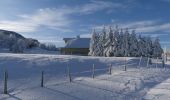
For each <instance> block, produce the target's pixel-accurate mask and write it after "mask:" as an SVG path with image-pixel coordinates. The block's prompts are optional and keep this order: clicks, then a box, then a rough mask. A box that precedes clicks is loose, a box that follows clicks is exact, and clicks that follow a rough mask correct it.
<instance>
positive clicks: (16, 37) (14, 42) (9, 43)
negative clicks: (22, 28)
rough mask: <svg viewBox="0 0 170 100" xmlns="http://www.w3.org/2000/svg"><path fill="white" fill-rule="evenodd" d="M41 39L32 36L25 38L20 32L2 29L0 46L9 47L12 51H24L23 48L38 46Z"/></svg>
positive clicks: (0, 31)
mask: <svg viewBox="0 0 170 100" xmlns="http://www.w3.org/2000/svg"><path fill="white" fill-rule="evenodd" d="M39 45H40V43H39V41H38V40H36V39H32V38H25V37H24V36H22V35H20V34H19V33H16V32H13V31H7V30H0V48H7V49H9V50H10V51H12V52H22V51H23V49H25V48H27V49H29V48H32V47H38V46H39Z"/></svg>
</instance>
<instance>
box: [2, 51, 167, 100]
mask: <svg viewBox="0 0 170 100" xmlns="http://www.w3.org/2000/svg"><path fill="white" fill-rule="evenodd" d="M139 59H140V58H134V57H129V58H127V62H128V65H127V71H124V64H125V58H124V57H87V56H71V55H70V56H69V55H47V54H9V53H1V54H0V100H134V99H136V100H140V99H144V100H145V99H146V100H155V99H158V100H168V98H169V99H170V89H169V86H170V69H169V67H170V63H167V64H166V69H165V68H162V64H161V63H160V62H159V63H158V65H157V68H156V64H155V61H156V60H154V61H153V64H152V65H150V66H149V67H146V65H147V63H146V62H147V59H142V61H141V66H140V68H139V66H138V63H139ZM93 64H94V66H95V77H94V79H93V78H92V66H93ZM110 64H112V66H113V67H112V74H111V75H110V74H109V73H108V72H109V65H110ZM68 67H69V68H70V71H71V76H72V79H73V82H71V83H70V82H69V80H68V77H67V69H68ZM5 69H7V70H8V73H9V75H8V92H9V94H8V95H5V94H3V91H2V90H3V71H4V70H5ZM41 71H44V72H45V75H44V78H45V80H44V82H45V83H44V85H45V87H44V88H41V87H40V83H41V81H40V80H41Z"/></svg>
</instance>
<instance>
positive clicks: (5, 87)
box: [4, 70, 8, 94]
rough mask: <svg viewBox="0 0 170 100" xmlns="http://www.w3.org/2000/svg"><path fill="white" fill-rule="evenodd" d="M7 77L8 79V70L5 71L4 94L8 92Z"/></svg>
mask: <svg viewBox="0 0 170 100" xmlns="http://www.w3.org/2000/svg"><path fill="white" fill-rule="evenodd" d="M7 79H8V72H7V71H6V70H5V72H4V94H8V90H7V88H8V87H7V85H8V83H7Z"/></svg>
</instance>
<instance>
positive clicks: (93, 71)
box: [92, 64, 95, 78]
mask: <svg viewBox="0 0 170 100" xmlns="http://www.w3.org/2000/svg"><path fill="white" fill-rule="evenodd" d="M94 74H95V67H94V64H93V68H92V78H94Z"/></svg>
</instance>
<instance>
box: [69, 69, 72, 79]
mask: <svg viewBox="0 0 170 100" xmlns="http://www.w3.org/2000/svg"><path fill="white" fill-rule="evenodd" d="M68 78H69V82H72V78H71V73H70V68H69V67H68Z"/></svg>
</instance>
